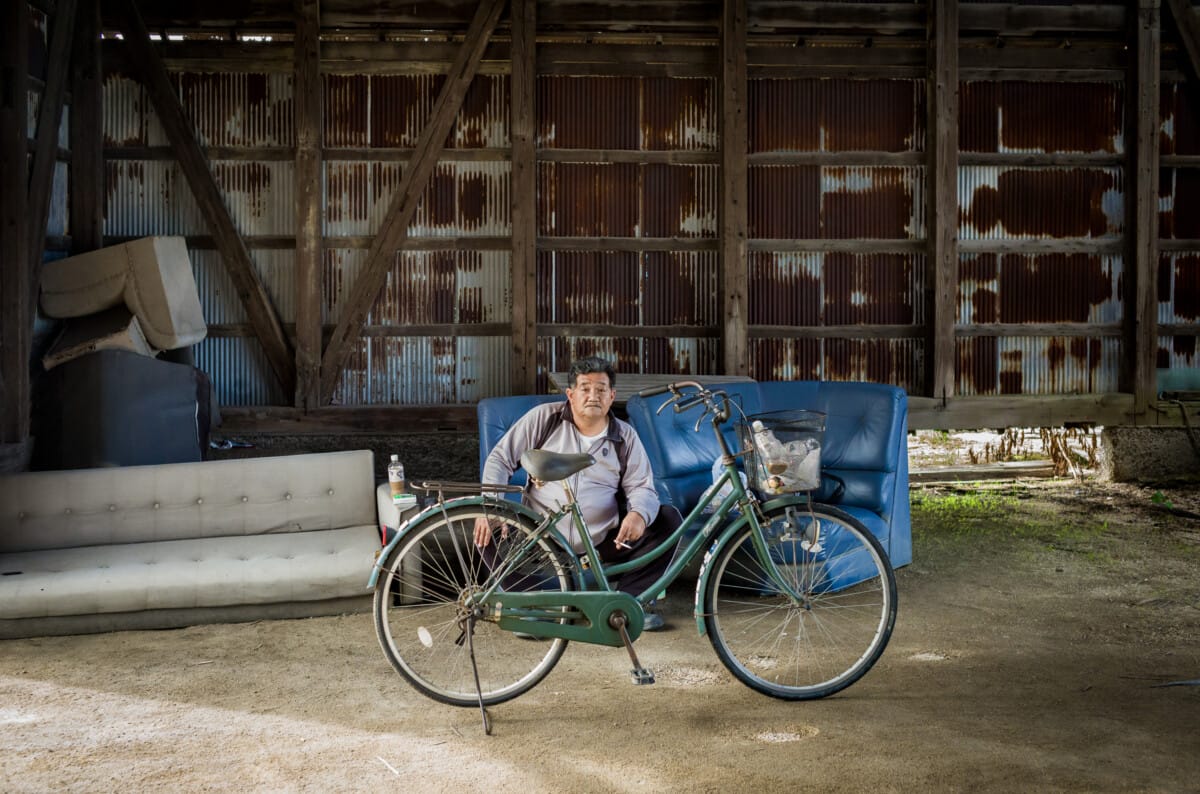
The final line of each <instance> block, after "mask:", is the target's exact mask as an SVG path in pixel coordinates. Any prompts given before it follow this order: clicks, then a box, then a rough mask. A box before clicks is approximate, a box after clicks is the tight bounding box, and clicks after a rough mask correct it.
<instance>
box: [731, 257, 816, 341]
mask: <svg viewBox="0 0 1200 794" xmlns="http://www.w3.org/2000/svg"><path fill="white" fill-rule="evenodd" d="M747 298H748V302H749V311H748V313H749V315H750V324H751V325H798V326H811V325H820V324H821V280H820V275H819V272H813V269H812V268H810V267H808V266H806V263H805V262H803V261H801V260H800V259H799V258H798V257H794V256H790V255H788V254H782V253H779V254H776V253H769V252H753V253H751V254H750V278H749V284H748V287H747Z"/></svg>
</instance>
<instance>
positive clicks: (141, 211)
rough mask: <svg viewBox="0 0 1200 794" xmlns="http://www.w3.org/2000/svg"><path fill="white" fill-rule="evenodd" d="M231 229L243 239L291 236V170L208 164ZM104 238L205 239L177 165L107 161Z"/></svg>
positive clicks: (200, 218)
mask: <svg viewBox="0 0 1200 794" xmlns="http://www.w3.org/2000/svg"><path fill="white" fill-rule="evenodd" d="M210 165H211V168H212V173H213V177H214V178H215V179H216V182H217V187H218V189H219V190H220V191H221V194H222V196H223V197H224V199H225V206H226V207H227V208H228V209H229V213H230V215H231V216H232V217H233V223H234V226H235V227H236V228H237V229H238V231H239V232H241V233H242V234H244V235H289V234H292V233H293V229H294V226H295V220H296V210H295V207H296V204H295V191H294V187H293V179H292V164H291V163H283V162H268V163H255V162H242V161H215V162H213V163H211V164H210ZM105 170H106V174H107V177H106V178H107V181H108V185H107V190H108V203H107V206H106V212H105V230H104V231H105V234H110V235H117V236H142V235H151V234H159V235H162V234H184V235H204V234H209V228H208V224H207V223H206V222H205V221H204V218H203V216H202V215H201V214H200V210H199V208H198V207H197V205H196V201H195V199H194V198H193V197H192V191H191V188H190V187H189V186H188V184H187V180H186V179H185V178H184V177H183V173H182V171H181V170H180V168H179V166H178V164H177V163H175V162H174V161H166V160H110V161H108V163H107V164H106V166H105Z"/></svg>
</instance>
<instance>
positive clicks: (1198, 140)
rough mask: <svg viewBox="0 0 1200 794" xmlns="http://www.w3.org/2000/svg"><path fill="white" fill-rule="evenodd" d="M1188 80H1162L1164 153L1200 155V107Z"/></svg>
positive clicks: (1161, 145) (1161, 137)
mask: <svg viewBox="0 0 1200 794" xmlns="http://www.w3.org/2000/svg"><path fill="white" fill-rule="evenodd" d="M1191 92H1192V88H1191V86H1190V84H1189V83H1186V82H1183V83H1163V85H1162V89H1161V93H1160V105H1159V115H1160V116H1161V118H1162V124H1161V126H1160V127H1159V130H1160V134H1159V147H1160V148H1161V151H1162V153H1163V154H1192V155H1194V154H1200V110H1197V109H1196V103H1195V102H1194V101H1193V99H1192V93H1191Z"/></svg>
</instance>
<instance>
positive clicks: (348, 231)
mask: <svg viewBox="0 0 1200 794" xmlns="http://www.w3.org/2000/svg"><path fill="white" fill-rule="evenodd" d="M404 167H405V166H402V165H400V164H399V163H379V162H338V161H333V162H326V163H325V164H324V181H325V228H324V233H325V234H326V235H329V236H334V237H337V236H343V235H364V234H374V233H375V232H376V231H377V230H378V229H379V226H380V224H382V223H383V219H384V218H385V217H386V216H387V212H388V208H389V206H390V204H391V200H392V196H393V194H394V192H395V191H396V189H397V188H399V186H400V180H401V179H402V178H403V168H404ZM510 172H511V166H510V164H509V163H507V162H444V163H438V165H437V166H435V168H434V173H433V176H432V178H431V180H430V183H429V187H428V188H426V190H425V194H424V197H423V198H422V200H421V202H420V204H419V205H418V207H417V213H416V215H415V216H414V218H413V220H412V223H411V224H410V225H409V228H408V234H409V236H411V237H469V236H472V235H475V236H482V237H491V236H500V237H502V236H505V235H508V234H510V233H511V231H512V219H511V204H512V202H511V200H510V198H509V185H510ZM293 215H294V213H293Z"/></svg>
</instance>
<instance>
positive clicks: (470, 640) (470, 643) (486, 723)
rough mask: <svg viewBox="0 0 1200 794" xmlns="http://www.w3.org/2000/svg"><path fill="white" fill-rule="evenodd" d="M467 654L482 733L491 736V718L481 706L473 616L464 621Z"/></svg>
mask: <svg viewBox="0 0 1200 794" xmlns="http://www.w3.org/2000/svg"><path fill="white" fill-rule="evenodd" d="M466 623H467V626H466V635H467V653H468V654H470V656H471V672H472V673H474V674H475V695H476V696H477V697H478V698H479V713H480V714H481V715H482V716H483V732H484V734H485V735H487V736H491V735H492V717H491V715H490V714H488V712H487V707H486V706H484V705H483V690H482V689H480V687H479V666H478V665H477V664H475V616H474V615H468V616H467V619H466Z"/></svg>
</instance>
